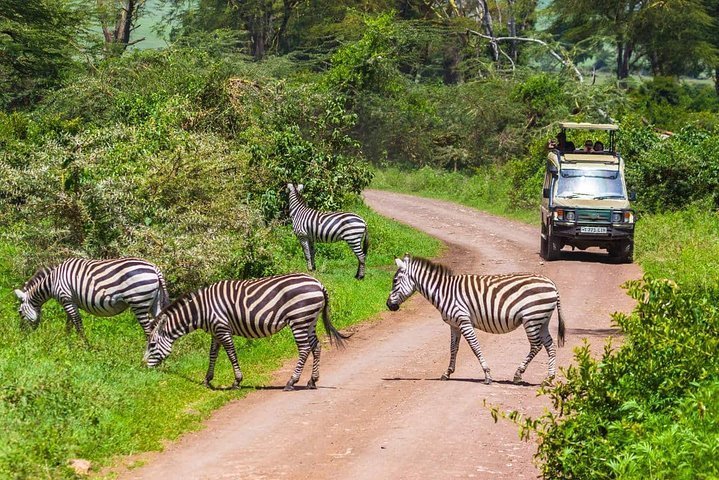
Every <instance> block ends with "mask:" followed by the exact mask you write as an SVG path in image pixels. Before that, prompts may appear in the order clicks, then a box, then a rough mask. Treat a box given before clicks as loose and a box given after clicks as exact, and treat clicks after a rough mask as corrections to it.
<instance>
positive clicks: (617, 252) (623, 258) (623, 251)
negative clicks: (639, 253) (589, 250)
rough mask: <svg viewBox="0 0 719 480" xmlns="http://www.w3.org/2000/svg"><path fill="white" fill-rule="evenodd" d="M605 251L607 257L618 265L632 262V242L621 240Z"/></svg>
mask: <svg viewBox="0 0 719 480" xmlns="http://www.w3.org/2000/svg"><path fill="white" fill-rule="evenodd" d="M607 251H608V252H609V256H610V257H612V258H613V259H614V260H615V261H616V262H618V263H632V262H633V261H634V240H623V241H622V242H621V243H619V244H618V245H616V246H614V247H610V248H609V249H607Z"/></svg>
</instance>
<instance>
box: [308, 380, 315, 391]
mask: <svg viewBox="0 0 719 480" xmlns="http://www.w3.org/2000/svg"><path fill="white" fill-rule="evenodd" d="M307 388H309V389H310V390H317V383H315V381H314V380H310V381H309V382H307Z"/></svg>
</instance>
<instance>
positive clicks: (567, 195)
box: [557, 192, 592, 198]
mask: <svg viewBox="0 0 719 480" xmlns="http://www.w3.org/2000/svg"><path fill="white" fill-rule="evenodd" d="M590 196H592V194H591V193H578V192H572V193H568V194H566V195H557V197H559V198H577V197H590Z"/></svg>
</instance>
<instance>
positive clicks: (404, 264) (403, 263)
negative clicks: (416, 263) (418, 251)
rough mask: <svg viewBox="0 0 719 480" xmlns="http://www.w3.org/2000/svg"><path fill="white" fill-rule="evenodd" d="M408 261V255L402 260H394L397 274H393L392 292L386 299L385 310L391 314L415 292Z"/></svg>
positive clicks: (415, 287)
mask: <svg viewBox="0 0 719 480" xmlns="http://www.w3.org/2000/svg"><path fill="white" fill-rule="evenodd" d="M410 260H411V259H410V256H409V255H405V256H404V259H402V260H400V259H399V258H395V259H394V263H396V264H397V273H395V274H394V280H392V291H391V292H390V294H389V298H387V308H389V309H390V310H392V311H393V312H396V311H397V310H399V306H400V305H401V304H402V303H403V302H404V301H405V300H407V299H408V298H409V297H410V296H411V295H412V294H413V293H414V292H415V291H416V290H417V283H416V282H415V280H414V279H413V278H412V276H411V275H410V274H409V264H410Z"/></svg>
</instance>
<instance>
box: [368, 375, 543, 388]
mask: <svg viewBox="0 0 719 480" xmlns="http://www.w3.org/2000/svg"><path fill="white" fill-rule="evenodd" d="M382 380H384V381H387V382H396V381H403V382H416V381H429V382H467V383H482V384H483V383H484V378H462V377H452V378H450V379H449V380H442V379H441V378H415V377H392V378H383V379H382ZM492 383H498V384H500V385H517V386H520V387H538V386H539V385H540V384H539V383H529V382H525V381H521V382H518V383H514V382H513V381H512V380H497V379H493V380H492Z"/></svg>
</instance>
